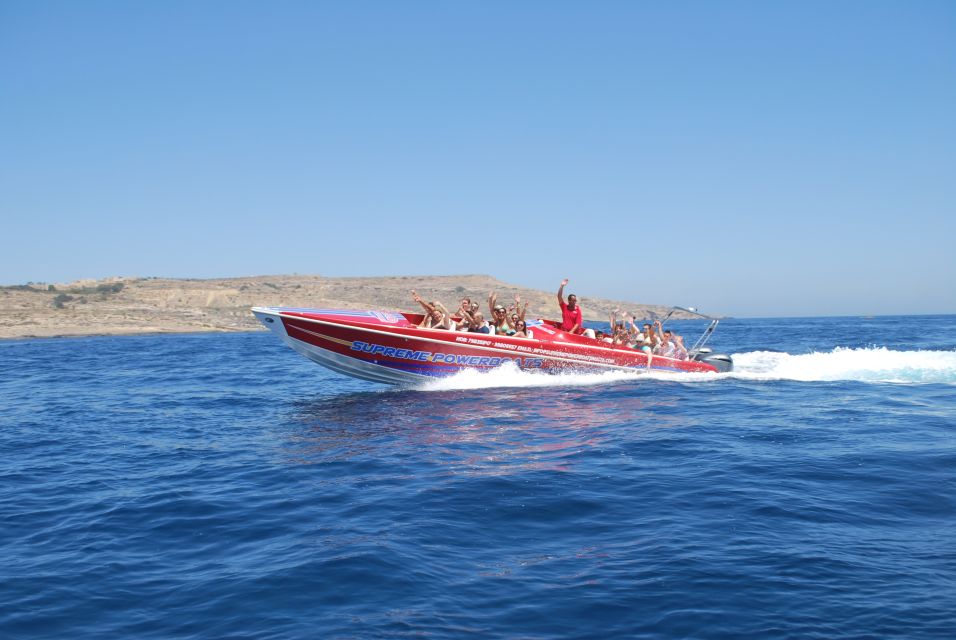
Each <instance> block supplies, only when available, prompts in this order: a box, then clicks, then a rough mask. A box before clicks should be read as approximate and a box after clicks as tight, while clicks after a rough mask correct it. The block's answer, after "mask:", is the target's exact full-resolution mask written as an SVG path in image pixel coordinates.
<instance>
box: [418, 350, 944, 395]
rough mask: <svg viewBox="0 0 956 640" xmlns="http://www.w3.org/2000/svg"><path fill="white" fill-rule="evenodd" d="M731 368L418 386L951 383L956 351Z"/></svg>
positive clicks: (740, 360) (764, 360)
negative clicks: (736, 381) (658, 382)
mask: <svg viewBox="0 0 956 640" xmlns="http://www.w3.org/2000/svg"><path fill="white" fill-rule="evenodd" d="M733 359H734V371H733V372H732V373H717V374H714V373H663V372H651V373H638V372H631V371H604V372H599V373H558V374H549V373H542V372H531V371H522V370H520V369H518V368H517V367H516V366H514V365H513V364H511V363H508V364H505V365H503V366H501V367H498V368H497V369H494V370H492V371H487V372H481V371H477V370H465V371H462V372H461V373H458V374H456V375H454V376H451V377H449V378H440V379H436V380H430V381H428V382H425V383H424V384H423V385H421V386H420V387H418V388H420V389H423V390H427V391H449V390H463V389H487V388H493V387H562V386H575V387H582V386H601V385H607V384H612V383H617V382H626V381H641V380H666V381H671V382H714V381H717V380H723V379H727V378H731V379H739V380H796V381H800V382H827V381H859V382H878V383H910V384H930V383H932V384H956V351H893V350H891V349H887V348H886V347H867V348H859V349H851V348H846V347H837V348H835V349H833V350H832V351H821V352H813V353H805V354H797V355H794V354H789V353H778V352H774V351H749V352H744V353H735V354H733Z"/></svg>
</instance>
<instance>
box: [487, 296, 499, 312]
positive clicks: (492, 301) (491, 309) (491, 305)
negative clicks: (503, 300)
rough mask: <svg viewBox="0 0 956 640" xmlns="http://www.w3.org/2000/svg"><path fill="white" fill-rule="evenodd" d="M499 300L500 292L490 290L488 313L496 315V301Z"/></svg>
mask: <svg viewBox="0 0 956 640" xmlns="http://www.w3.org/2000/svg"><path fill="white" fill-rule="evenodd" d="M496 302H498V294H497V293H495V292H494V291H489V292H488V313H490V314H491V317H494V315H495V303H496Z"/></svg>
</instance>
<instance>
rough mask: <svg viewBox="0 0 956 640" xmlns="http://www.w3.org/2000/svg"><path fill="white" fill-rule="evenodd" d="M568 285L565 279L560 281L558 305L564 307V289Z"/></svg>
mask: <svg viewBox="0 0 956 640" xmlns="http://www.w3.org/2000/svg"><path fill="white" fill-rule="evenodd" d="M567 284H568V279H567V278H565V279H564V280H562V281H561V286H560V287H558V304H559V305H560V306H562V307H563V306H564V287H565V285H567Z"/></svg>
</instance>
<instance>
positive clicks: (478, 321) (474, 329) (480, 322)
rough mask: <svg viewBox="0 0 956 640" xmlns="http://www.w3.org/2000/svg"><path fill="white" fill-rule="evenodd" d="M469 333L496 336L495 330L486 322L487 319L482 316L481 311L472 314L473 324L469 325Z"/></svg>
mask: <svg viewBox="0 0 956 640" xmlns="http://www.w3.org/2000/svg"><path fill="white" fill-rule="evenodd" d="M468 331H470V332H471V333H491V334H494V329H492V328H491V327H490V326H489V325H488V323H487V322H485V317H484V316H483V315H481V311H475V312H474V313H473V314H471V322H470V323H469V325H468Z"/></svg>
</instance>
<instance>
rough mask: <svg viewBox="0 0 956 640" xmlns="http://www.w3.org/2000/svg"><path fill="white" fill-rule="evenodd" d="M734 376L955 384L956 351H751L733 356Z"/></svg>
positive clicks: (870, 348)
mask: <svg viewBox="0 0 956 640" xmlns="http://www.w3.org/2000/svg"><path fill="white" fill-rule="evenodd" d="M733 358H734V369H735V371H734V373H733V374H732V375H734V376H736V377H740V378H748V379H770V380H772V379H780V380H801V381H817V380H819V381H826V380H859V381H862V382H923V383H928V382H935V383H949V384H956V351H893V350H891V349H887V348H886V347H867V348H861V349H850V348H845V347H837V348H836V349H833V350H832V351H821V352H815V353H806V354H801V355H791V354H789V353H774V352H772V351H751V352H749V353H738V354H736V355H734V357H733Z"/></svg>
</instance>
